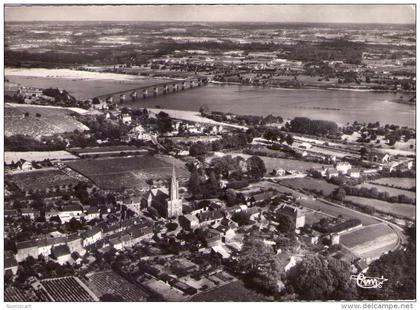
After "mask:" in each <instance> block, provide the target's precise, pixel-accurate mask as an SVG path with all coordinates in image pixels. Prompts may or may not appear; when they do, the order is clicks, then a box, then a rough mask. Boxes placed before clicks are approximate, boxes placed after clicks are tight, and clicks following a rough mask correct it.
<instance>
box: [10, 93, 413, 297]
mask: <svg viewBox="0 0 420 310" xmlns="http://www.w3.org/2000/svg"><path fill="white" fill-rule="evenodd" d="M42 93H43V91H42V90H32V89H30V90H28V91H27V92H25V90H24V89H19V90H17V91H16V92H15V93H14V94H13V96H14V98H17V99H18V98H23V100H25V101H24V102H25V104H23V105H22V104H13V103H10V104H9V107H10V108H11V109H16V110H17V111H18V112H17V113H22V115H21V116H18V117H20V118H21V119H22V120H24V119H28V118H31V117H32V116H31V115H29V116H28V115H27V114H26V113H28V114H29V112H24V111H23V112H22V111H21V110H20V109H25V107H28V108H32V109H33V108H35V109H38V110H40V111H42V109H48V108H49V106H46V105H39V104H40V101H42V100H46V98H45V97H43V95H42ZM116 96H117V98H118V97H119V100H118V99H116V100H115V101H112V100H110V99H109V98H106V100H105V99H104V100H100V99H98V98H93V99H92V100H91V101H90V102H89V109H82V108H77V109H73V112H72V114H71V116H68V117H70V118H72V119H76V120H77V121H78V122H80V123H82V124H83V125H84V126H86V128H88V130H86V131H75V132H74V133H72V134H66V133H62V134H54V135H53V136H52V137H50V138H48V137H44V136H43V137H42V138H41V137H38V138H36V139H35V141H41V143H44V145H45V144H47V145H49V144H52V143H58V142H57V141H59V142H60V143H61V144H62V145H64V148H63V150H60V151H54V150H52V151H43V149H42V148H41V147H40V148H39V150H40V151H26V152H22V151H16V150H17V149H18V148H19V147H18V146H15V151H9V152H6V154H5V172H6V179H5V181H6V182H5V211H4V215H5V249H6V250H7V251H6V253H5V275H6V280H7V282H8V283H11V284H12V285H11V286H9V287H7V288H6V291H5V293H6V296H7V298H10V300H16V301H18V300H22V299H25V300H28V298H30V300H33V301H98V300H101V301H110V300H114V301H147V300H149V301H150V300H154V301H186V300H192V301H194V300H197V301H199V300H201V298H210V299H205V300H211V294H212V292H216V290H217V289H218V288H219V287H224V288H227V287H229V286H235V291H238V290H239V291H241V290H249V289H246V288H245V287H243V286H240V289H239V288H237V287H236V286H237V285H238V283H242V282H243V281H249V280H246V279H247V276H248V274H247V272H249V270H248V271H247V270H246V268H245V266H244V261H243V259H244V257H246V256H247V255H250V254H249V252H252V251H256V250H257V249H258V248H259V247H263V248H264V249H265V250H267V249H268V250H267V251H268V254H267V255H269V257H270V259H274V258H275V259H276V260H278V264H279V266H278V267H277V268H278V272H279V273H280V274H281V275H282V276H281V277H280V276H279V277H278V278H276V279H274V280H273V279H271V277H272V276H268V275H264V274H260V271H255V270H261V269H264V268H266V267H264V264H265V263H264V260H261V262H260V264H261V266H259V267H258V268H257V269H255V270H253V271H252V272H254V273H256V274H257V275H258V277H259V278H260V280H261V279H264V277H268V278H269V281H268V280H267V281H268V282H270V283H271V281H274V282H275V285H274V286H273V285H271V284H270V285H271V286H270V287H267V285H264V284H259V287H261V291H260V292H252V294H258V295H257V296H258V297H256V298H261V300H266V299H268V300H270V298H273V297H267V295H266V293H267V291H268V292H271V294H273V296H285V297H284V298H293V297H291V296H292V295H291V294H290V292H289V289H288V285H290V284H289V283H290V282H292V280H290V279H289V278H288V277H291V275H289V274H291V273H290V271H291V270H293V267H295V266H296V265H297V264H298V263H299V262H300V261H302V259H303V258H304V257H305V256H307V255H310V254H313V253H323V255H325V256H326V257H333V258H335V259H339V260H342V261H344V262H346V263H347V264H349V266H351V267H352V269H351V270H352V273H354V274H357V273H358V272H361V271H366V270H367V269H368V268H369V264H370V263H371V262H373V261H375V260H377V259H378V258H379V257H380V256H381V255H383V254H384V253H388V252H390V251H394V250H396V249H401V248H404V246H405V244H406V242H407V237H406V235H405V230H406V229H408V228H410V227H412V225H413V224H414V214H415V206H414V204H415V193H413V190H415V183H414V182H413V183H412V184H413V185H411V186H405V185H404V184H403V183H404V182H402V183H401V182H399V181H398V180H399V179H401V180H408V181H407V182H408V183H409V180H413V179H411V178H413V177H414V176H415V157H414V154H415V153H414V151H413V148H412V147H408V146H405V144H404V141H406V144H407V142H408V143H413V142H412V141H414V139H413V137H415V131H414V130H412V129H408V128H400V127H399V126H394V125H387V126H385V127H382V126H381V125H380V124H358V123H354V124H352V125H348V126H347V127H346V128H337V125H335V124H333V123H332V122H325V121H318V123H317V121H314V120H310V119H303V118H295V119H293V120H283V119H282V118H281V117H273V116H269V117H246V116H240V115H235V114H224V113H218V112H211V111H209V110H208V108H207V107H202V108H201V109H200V112H197V113H189V114H188V113H185V114H183V115H184V116H183V117H182V118H181V119H177V118H176V116H177V115H176V113H175V114H174V111H171V110H164V109H159V108H154V109H133V108H130V107H127V106H126V105H124V103H125V101H128V100H129V99H126V98H125V97H124V96H121V95H116ZM54 100H56V99H54ZM59 100H63V99H62V98H60V99H59ZM49 109H52V107H51V108H49ZM28 111H29V110H28ZM14 113H16V112H14ZM31 113H33V112H32V111H31ZM39 113H41V114H43V115H42V116H40V117H38V116H35V118H36V117H38V118H48V117H49V116H48V114H46V113H43V112H39ZM185 115H187V116H188V117H185ZM308 122H309V123H311V122H312V123H311V124H312V125H310V126H312V130H311V131H310V132H308V131H307V130H306V129H305V126H306V125H307V123H308ZM97 124H100V125H97ZM98 126H100V127H98ZM108 127H109V128H108ZM317 131H318V132H317ZM37 139H38V140H37ZM391 139H394V140H395V141H393V142H392V145H394V147H393V148H391V147H388V145H390V144H391V143H390V140H391ZM414 143H415V142H414ZM403 145H404V147H405V148H404V147H403ZM395 146H398V147H399V148H396V147H395ZM387 180H388V181H387ZM376 187H377V188H376ZM394 192H395V193H396V194H394ZM402 193H405V195H404V194H402ZM254 268H255V267H254ZM51 277H53V278H54V280H53V281H54V285H51V283H52V282H51V281H52V280H51V279H50V278H51ZM110 279H113V280H112V282H113V283H116V284H115V285H111V286H109V281H110ZM280 279H281V280H280ZM105 283H106V284H105ZM70 287H71V289H70ZM264 293H265V294H264ZM206 294H207V295H206ZM238 294H239V293H238ZM250 294H251V293H250ZM203 296H206V297H203ZM209 296H210V297H209ZM231 298H234V297H231Z"/></svg>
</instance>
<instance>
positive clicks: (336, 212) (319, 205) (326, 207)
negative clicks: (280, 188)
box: [300, 199, 378, 226]
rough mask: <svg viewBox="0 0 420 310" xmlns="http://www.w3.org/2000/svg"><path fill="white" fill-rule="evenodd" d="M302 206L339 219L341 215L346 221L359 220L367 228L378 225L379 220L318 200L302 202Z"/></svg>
mask: <svg viewBox="0 0 420 310" xmlns="http://www.w3.org/2000/svg"><path fill="white" fill-rule="evenodd" d="M300 205H301V206H302V207H305V208H308V209H312V210H317V211H321V212H324V213H326V214H328V215H331V216H334V217H338V216H340V215H341V216H342V217H343V218H344V219H348V220H349V219H352V218H354V219H359V220H360V221H361V222H362V224H363V225H365V226H368V225H372V224H376V223H378V220H376V219H374V218H372V217H370V216H368V215H365V214H363V213H360V212H356V211H353V210H351V209H348V208H340V207H336V206H333V205H330V204H327V203H325V202H323V201H320V200H318V199H317V200H300Z"/></svg>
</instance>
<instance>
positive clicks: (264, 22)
mask: <svg viewBox="0 0 420 310" xmlns="http://www.w3.org/2000/svg"><path fill="white" fill-rule="evenodd" d="M4 22H5V23H31V22H146V23H159V22H162V23H165V22H171V23H180V24H188V23H232V24H239V23H249V24H321V25H322V24H337V25H340V24H347V25H353V24H356V25H416V24H417V21H415V22H414V23H398V22H356V21H355V22H334V21H331V22H319V21H307V22H306V21H289V22H281V21H279V22H276V21H269V22H267V21H246V20H243V21H238V20H237V21H225V20H223V21H205V20H195V21H179V20H134V19H133V20H99V19H98V20H88V19H84V20H77V19H74V20H44V19H33V20H8V21H6V20H5V21H4Z"/></svg>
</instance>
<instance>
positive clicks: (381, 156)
mask: <svg viewBox="0 0 420 310" xmlns="http://www.w3.org/2000/svg"><path fill="white" fill-rule="evenodd" d="M366 158H367V160H369V161H371V162H375V163H381V164H385V163H389V162H390V161H391V155H390V154H389V153H378V152H369V153H368V154H367V156H366Z"/></svg>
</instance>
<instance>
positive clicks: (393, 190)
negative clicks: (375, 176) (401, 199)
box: [357, 183, 416, 199]
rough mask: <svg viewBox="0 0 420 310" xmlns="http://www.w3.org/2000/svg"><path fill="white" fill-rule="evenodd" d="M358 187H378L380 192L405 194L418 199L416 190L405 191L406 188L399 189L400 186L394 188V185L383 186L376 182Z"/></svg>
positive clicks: (394, 194)
mask: <svg viewBox="0 0 420 310" xmlns="http://www.w3.org/2000/svg"><path fill="white" fill-rule="evenodd" d="M357 187H359V188H361V187H365V188H372V187H376V188H377V189H378V192H388V193H389V195H390V196H398V195H405V196H407V197H409V198H411V199H416V193H415V192H410V191H405V190H402V189H398V188H392V187H388V186H382V185H376V184H370V183H364V184H360V185H358V186H357Z"/></svg>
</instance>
